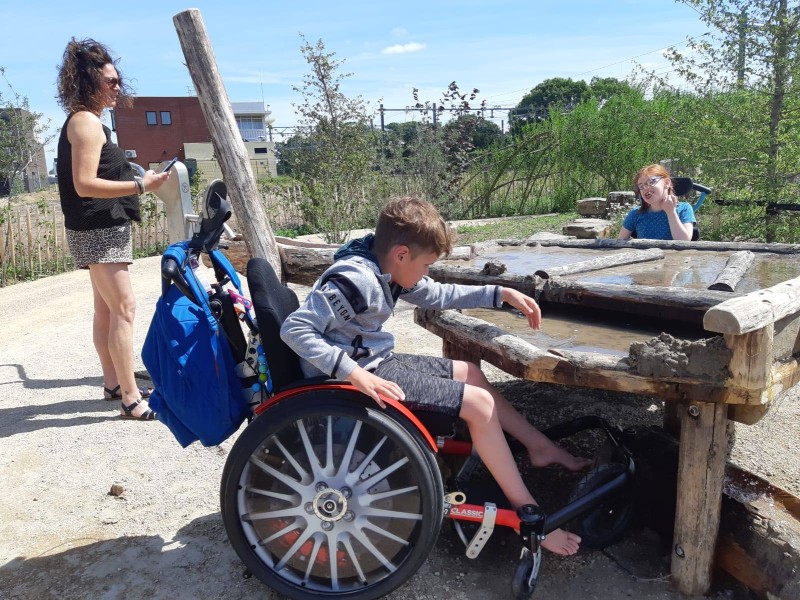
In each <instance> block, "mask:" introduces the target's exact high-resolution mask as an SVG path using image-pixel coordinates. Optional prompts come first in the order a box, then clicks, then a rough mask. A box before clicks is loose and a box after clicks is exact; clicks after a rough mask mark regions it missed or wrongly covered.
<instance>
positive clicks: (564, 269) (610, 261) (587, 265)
mask: <svg viewBox="0 0 800 600" xmlns="http://www.w3.org/2000/svg"><path fill="white" fill-rule="evenodd" d="M663 259H664V251H663V250H661V249H660V248H648V249H647V250H631V251H629V252H615V253H613V254H609V255H608V256H599V257H597V258H590V259H589V260H582V261H579V262H575V263H572V264H569V265H562V266H560V267H551V268H548V269H539V270H538V271H536V272H535V275H538V276H539V277H541V278H542V279H550V277H556V276H564V275H575V274H577V273H586V272H588V271H599V270H601V269H608V268H610V267H617V266H619V265H632V264H635V263H640V262H649V261H653V260H663Z"/></svg>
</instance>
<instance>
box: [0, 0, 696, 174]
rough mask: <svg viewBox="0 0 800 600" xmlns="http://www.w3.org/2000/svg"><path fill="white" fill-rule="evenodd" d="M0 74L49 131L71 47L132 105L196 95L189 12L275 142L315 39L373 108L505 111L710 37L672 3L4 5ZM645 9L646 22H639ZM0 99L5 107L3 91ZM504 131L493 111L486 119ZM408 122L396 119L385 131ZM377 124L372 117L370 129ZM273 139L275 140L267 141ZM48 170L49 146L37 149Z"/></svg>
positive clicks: (54, 0)
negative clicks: (451, 91)
mask: <svg viewBox="0 0 800 600" xmlns="http://www.w3.org/2000/svg"><path fill="white" fill-rule="evenodd" d="M3 5H4V6H3V7H2V10H0V22H2V23H3V27H2V31H3V33H2V35H0V66H2V67H5V69H6V73H5V77H6V79H7V80H8V81H9V82H10V83H11V85H12V86H13V88H14V90H15V91H16V92H17V93H18V94H20V95H21V96H24V97H27V98H28V100H29V102H30V107H31V110H33V111H35V112H39V113H42V114H43V115H44V119H45V120H47V119H50V125H51V133H56V132H57V131H58V129H59V128H60V127H61V125H62V123H63V121H64V119H65V114H64V112H63V111H62V109H61V108H60V107H59V106H58V104H57V102H56V99H55V93H56V88H55V81H56V75H57V68H58V65H59V63H60V61H61V57H62V55H63V52H64V48H65V46H66V44H67V42H68V41H69V39H70V38H71V37H72V36H75V37H78V38H84V37H91V38H94V39H96V40H98V41H100V42H102V43H104V44H106V45H107V46H108V47H109V48H110V49H111V51H112V54H113V55H114V56H115V57H118V58H119V59H120V63H119V66H120V69H121V71H122V72H123V74H124V75H125V77H126V79H127V80H128V81H129V82H130V83H132V86H133V88H134V90H135V92H136V94H138V95H141V96H187V95H193V94H194V92H193V86H192V80H191V76H190V75H189V71H188V69H187V68H186V66H185V64H184V57H183V52H182V50H181V46H180V42H179V40H178V35H177V32H176V30H175V25H174V23H173V17H174V16H175V15H176V14H178V13H180V12H182V11H184V10H187V9H189V8H196V9H198V10H199V11H200V13H201V16H202V19H203V22H204V24H205V27H206V30H207V33H208V36H209V39H210V42H211V45H212V48H213V51H214V55H215V57H216V62H217V67H218V69H219V72H220V74H221V76H222V79H223V82H224V84H225V87H226V90H227V93H228V97H229V98H230V100H231V101H232V102H251V101H260V100H263V101H264V103H265V104H267V105H269V108H270V110H271V111H272V117H273V118H274V119H275V122H274V125H273V126H274V127H275V128H276V131H278V132H280V131H282V130H281V128H282V127H291V126H293V125H296V124H297V117H296V115H295V109H294V105H296V104H298V103H300V102H301V101H302V97H301V96H300V94H299V93H298V92H295V91H294V90H293V87H296V86H300V85H301V83H302V80H303V76H304V75H306V74H307V73H309V71H310V70H309V67H308V65H307V63H306V62H305V60H304V58H303V56H302V53H301V52H300V48H301V46H302V44H303V41H302V38H301V34H302V35H303V36H305V38H306V39H307V40H308V41H309V42H311V43H312V44H314V43H316V41H317V40H319V39H321V40H322V41H323V42H324V44H325V48H326V51H328V52H333V53H335V56H336V58H337V59H339V60H343V61H344V64H343V66H342V72H344V73H352V76H351V77H349V78H347V79H346V80H345V82H344V84H343V86H342V90H343V91H344V92H345V93H346V94H347V95H349V96H361V97H362V98H363V99H364V100H365V101H366V102H367V104H368V106H369V107H370V109H371V110H373V111H376V110H377V108H378V106H379V105H380V103H381V102H382V103H383V104H384V106H385V107H386V108H404V107H407V106H410V105H413V103H414V100H413V96H412V90H413V88H418V89H419V90H420V91H419V98H420V100H421V101H423V102H424V101H426V100H428V101H432V102H435V101H438V100H439V99H440V98H441V97H442V93H443V92H444V90H446V88H447V86H448V85H449V84H450V82H451V81H456V82H457V83H458V85H459V87H460V88H461V90H462V91H466V90H471V89H472V88H478V89H479V90H480V94H479V99H480V100H485V101H486V104H487V106H490V107H491V106H499V107H511V106H514V105H516V104H517V103H518V102H519V101H520V100H521V99H522V97H523V96H524V95H525V94H526V93H527V92H529V91H530V90H531V89H532V88H533V87H535V86H536V85H537V84H539V83H541V82H542V81H544V80H545V79H548V78H551V77H570V78H572V79H575V80H579V79H583V80H585V81H587V82H589V81H590V79H591V78H592V77H617V78H619V79H624V78H626V77H628V76H629V75H630V74H631V73H632V71H633V70H634V68H635V66H636V64H640V65H642V66H644V67H646V68H652V69H655V70H656V71H657V72H661V73H665V72H668V71H669V69H670V67H669V66H668V64H667V63H666V61H665V60H664V59H663V56H662V53H661V52H662V50H663V49H664V48H666V47H668V46H676V47H678V48H681V49H685V48H686V39H687V36H695V37H697V36H700V35H702V34H703V33H705V32H706V31H707V28H706V27H705V26H704V25H703V23H702V22H701V21H700V19H699V15H698V13H697V12H696V11H695V9H693V8H692V7H690V6H687V5H684V4H682V3H680V2H677V1H674V0H649V1H648V2H646V3H645V2H643V1H642V0H564V1H559V0H546V1H542V0H490V1H487V0H480V1H473V0H461V1H459V2H449V1H444V0H442V1H439V2H430V1H420V0H405V1H404V2H402V3H401V2H397V3H391V4H390V3H388V2H380V1H372V2H364V1H360V0H358V1H357V0H337V1H335V2H331V1H330V0H327V1H324V2H322V1H318V0H294V1H289V2H287V1H286V0H283V1H281V2H274V1H271V0H260V1H250V0H227V1H224V0H197V1H196V2H194V3H193V4H192V5H190V6H187V5H186V4H185V3H183V2H174V1H172V0H160V1H159V2H153V3H141V4H137V3H124V2H123V3H121V2H113V3H112V2H109V3H95V2H83V3H81V2H77V3H76V2H64V1H63V0H47V1H45V0H28V1H26V2H21V1H16V2H13V3H12V2H11V0H4V1H3ZM645 7H646V10H645ZM0 93H2V95H3V97H4V98H8V97H9V94H10V92H9V89H8V87H7V85H6V82H5V81H3V80H0ZM495 116H496V120H495V122H497V124H498V125H503V123H502V122H501V120H502V119H503V118H504V115H503V114H502V111H498V112H497V113H495ZM412 119H417V120H418V119H419V116H418V115H416V116H415V115H414V114H413V113H405V112H391V113H387V117H386V120H387V121H392V120H398V121H402V120H412ZM375 123H376V124H378V123H379V117H378V116H377V113H376V117H375ZM275 139H276V141H281V139H282V137H281V135H278V136H276V138H275ZM46 154H47V164H48V169H49V168H51V167H52V160H53V158H54V156H55V141H53V142H52V143H50V144H49V145H48V147H47V148H46Z"/></svg>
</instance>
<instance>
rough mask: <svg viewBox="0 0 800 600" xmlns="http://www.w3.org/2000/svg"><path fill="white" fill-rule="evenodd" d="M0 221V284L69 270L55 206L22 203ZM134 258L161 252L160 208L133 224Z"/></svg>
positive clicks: (162, 222) (163, 221)
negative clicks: (23, 204) (22, 204)
mask: <svg viewBox="0 0 800 600" xmlns="http://www.w3.org/2000/svg"><path fill="white" fill-rule="evenodd" d="M2 216H3V217H5V220H4V221H3V222H2V223H0V287H2V286H5V285H9V284H12V283H17V282H19V281H25V280H30V279H38V278H39V277H45V276H47V275H55V274H57V273H63V272H65V271H71V270H72V269H73V262H72V256H71V255H70V252H69V247H68V246H67V241H66V234H65V231H64V219H63V216H62V214H61V208H60V207H59V206H58V205H57V204H56V205H45V206H41V205H25V206H18V207H15V208H12V209H11V210H8V211H4V212H3V213H2ZM132 235H133V255H134V257H137V258H138V257H141V256H152V255H154V254H159V253H161V252H162V251H163V250H164V248H166V246H167V244H168V240H169V234H168V230H167V219H166V216H165V214H164V210H163V207H161V206H160V203H158V206H157V208H156V210H153V211H144V210H143V213H142V222H141V223H134V224H133V229H132Z"/></svg>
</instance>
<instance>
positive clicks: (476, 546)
mask: <svg viewBox="0 0 800 600" xmlns="http://www.w3.org/2000/svg"><path fill="white" fill-rule="evenodd" d="M483 508H484V511H483V521H482V522H481V526H480V528H479V529H478V531H476V532H475V535H473V536H472V539H471V540H470V541H469V544H467V558H477V556H478V555H479V554H480V553H481V550H483V547H484V546H485V545H486V542H488V541H489V538H490V537H492V533H493V532H494V523H495V520H496V519H497V506H495V505H494V504H492V503H491V502H487V503H486V504H484V505H483Z"/></svg>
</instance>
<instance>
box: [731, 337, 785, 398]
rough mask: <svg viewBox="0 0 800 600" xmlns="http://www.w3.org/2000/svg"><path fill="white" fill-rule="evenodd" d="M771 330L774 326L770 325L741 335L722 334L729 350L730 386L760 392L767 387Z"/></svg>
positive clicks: (769, 373)
mask: <svg viewBox="0 0 800 600" xmlns="http://www.w3.org/2000/svg"><path fill="white" fill-rule="evenodd" d="M774 331H775V327H774V326H773V324H772V323H769V324H767V325H765V326H764V327H762V328H761V329H756V330H755V331H751V332H749V333H745V334H743V335H729V334H725V335H723V338H724V339H725V344H726V345H727V346H728V349H729V350H730V351H731V361H730V363H729V364H728V370H729V371H730V380H729V383H730V384H731V385H735V386H737V387H740V388H744V389H747V390H763V389H765V388H767V387H768V386H769V385H770V383H771V376H772V363H773V355H772V338H773V335H774Z"/></svg>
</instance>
